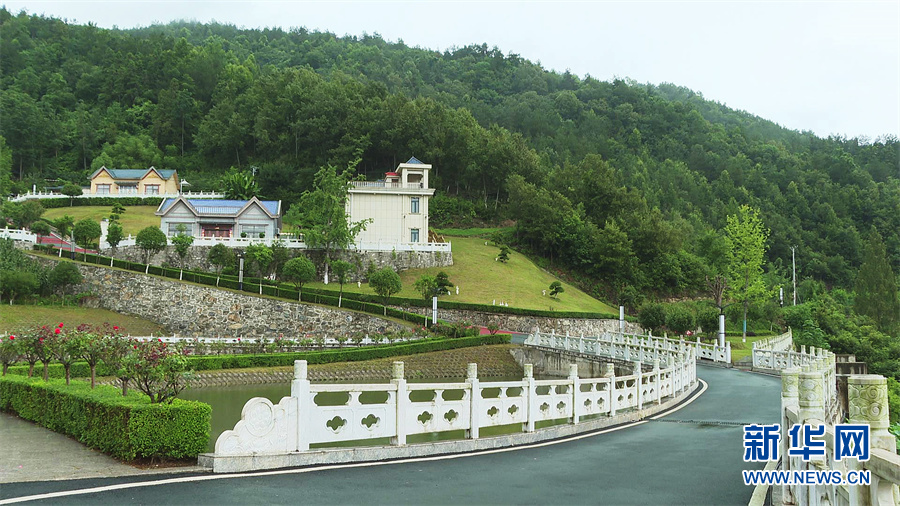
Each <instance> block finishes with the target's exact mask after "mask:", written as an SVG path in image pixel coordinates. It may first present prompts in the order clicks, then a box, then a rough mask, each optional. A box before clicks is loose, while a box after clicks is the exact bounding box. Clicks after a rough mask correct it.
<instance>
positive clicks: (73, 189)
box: [61, 183, 84, 207]
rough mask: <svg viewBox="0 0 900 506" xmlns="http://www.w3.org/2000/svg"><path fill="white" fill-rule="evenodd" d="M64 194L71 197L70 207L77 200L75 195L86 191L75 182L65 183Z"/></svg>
mask: <svg viewBox="0 0 900 506" xmlns="http://www.w3.org/2000/svg"><path fill="white" fill-rule="evenodd" d="M61 192H62V194H63V195H65V196H67V197H69V207H72V204H73V202H74V201H75V197H78V196H80V195H82V194H83V193H84V192H83V191H82V190H81V187H80V186H78V185H77V184H74V183H66V184H65V185H63V187H62V190H61Z"/></svg>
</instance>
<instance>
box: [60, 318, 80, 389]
mask: <svg viewBox="0 0 900 506" xmlns="http://www.w3.org/2000/svg"><path fill="white" fill-rule="evenodd" d="M57 330H60V333H59V334H56V338H55V339H54V340H53V341H52V343H53V346H52V352H53V358H55V359H56V361H57V362H59V363H60V364H62V366H63V370H65V375H66V385H68V384H69V380H70V378H71V371H72V363H73V362H75V361H76V360H78V359H79V358H81V354H82V352H83V351H84V340H85V339H84V337H85V336H84V333H83V332H79V331H78V330H66V331H62V330H61V329H57Z"/></svg>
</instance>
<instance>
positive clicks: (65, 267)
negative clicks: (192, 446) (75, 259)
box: [50, 262, 83, 294]
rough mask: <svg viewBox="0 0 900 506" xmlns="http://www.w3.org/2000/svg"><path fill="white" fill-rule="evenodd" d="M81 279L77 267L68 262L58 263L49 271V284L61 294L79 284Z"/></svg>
mask: <svg viewBox="0 0 900 506" xmlns="http://www.w3.org/2000/svg"><path fill="white" fill-rule="evenodd" d="M82 279H83V277H82V276H81V271H79V270H78V266H76V265H75V264H72V263H69V262H60V263H58V264H56V267H54V268H53V270H52V271H50V283H51V284H52V285H53V287H54V288H56V289H59V290H60V291H61V292H62V293H63V294H65V293H66V292H67V291H68V288H69V287H70V286H73V285H77V284H78V283H81V280H82Z"/></svg>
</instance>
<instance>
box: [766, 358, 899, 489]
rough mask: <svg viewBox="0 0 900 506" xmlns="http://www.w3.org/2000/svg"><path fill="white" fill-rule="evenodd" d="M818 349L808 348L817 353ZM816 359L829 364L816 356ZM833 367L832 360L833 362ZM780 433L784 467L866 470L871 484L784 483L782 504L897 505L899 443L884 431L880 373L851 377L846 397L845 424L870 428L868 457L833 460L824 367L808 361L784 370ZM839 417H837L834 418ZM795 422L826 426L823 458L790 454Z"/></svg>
mask: <svg viewBox="0 0 900 506" xmlns="http://www.w3.org/2000/svg"><path fill="white" fill-rule="evenodd" d="M818 353H819V352H815V353H810V356H817V354H818ZM817 363H818V364H821V365H824V364H827V361H825V360H821V359H819V360H818V361H817ZM832 370H833V364H832ZM781 381H782V394H781V407H782V421H781V426H782V434H781V447H780V452H779V453H780V454H781V455H782V459H783V460H782V466H783V469H784V470H785V471H801V472H802V471H832V470H838V471H841V472H842V473H843V475H844V476H846V475H847V472H848V471H851V470H854V471H863V470H864V471H869V472H870V473H871V483H869V484H859V485H853V486H847V485H843V484H829V485H803V486H799V485H783V486H782V490H781V494H782V502H783V503H784V504H797V505H820V504H829V505H871V506H881V505H894V506H896V505H898V504H900V492H898V484H900V456H898V455H897V453H896V448H897V442H896V439H895V438H894V436H893V435H891V434H890V433H889V432H888V425H889V412H888V395H887V380H886V379H885V378H884V377H882V376H878V375H859V376H850V377H849V379H848V388H847V398H848V405H849V423H853V424H867V425H869V427H870V436H869V442H870V458H869V460H868V461H865V462H859V461H858V460H857V459H852V458H850V459H848V458H845V459H841V460H840V461H835V460H834V459H833V458H832V457H833V456H834V432H835V431H834V426H833V423H834V420H831V419H830V418H831V417H830V414H829V412H828V405H829V396H831V395H833V389H829V380H828V375H827V374H826V371H825V369H824V368H823V367H817V366H813V365H808V366H805V367H804V368H803V370H802V371H801V369H799V368H796V367H793V368H788V369H785V370H784V371H782V375H781ZM838 421H840V420H838ZM794 424H810V425H812V426H815V427H819V426H821V425H824V426H825V435H824V436H823V437H821V438H819V439H820V440H822V441H824V442H825V446H826V451H825V457H819V458H818V459H811V460H809V461H806V462H804V461H803V460H802V459H801V458H800V457H797V456H789V455H788V453H787V450H788V448H789V439H788V430H789V429H790V427H792V426H793V425H794Z"/></svg>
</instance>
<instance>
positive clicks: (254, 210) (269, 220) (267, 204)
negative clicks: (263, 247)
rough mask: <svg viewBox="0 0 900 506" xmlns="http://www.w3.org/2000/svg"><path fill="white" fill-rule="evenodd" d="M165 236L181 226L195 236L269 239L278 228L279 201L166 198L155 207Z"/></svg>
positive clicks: (174, 233) (279, 229)
mask: <svg viewBox="0 0 900 506" xmlns="http://www.w3.org/2000/svg"><path fill="white" fill-rule="evenodd" d="M155 214H156V215H157V216H159V217H160V225H159V226H160V228H161V229H162V231H163V232H165V234H166V235H167V236H168V237H172V236H175V235H176V234H177V233H178V228H179V226H182V225H183V226H184V227H185V231H186V233H188V234H189V235H192V236H194V237H218V238H230V237H246V238H248V239H257V238H262V239H272V238H274V237H275V236H276V235H277V234H278V233H280V231H281V201H280V200H259V199H257V198H256V197H253V198H252V199H250V200H220V199H189V198H185V197H184V196H181V197H178V198H168V199H165V200H163V201H162V203H161V204H160V205H159V207H158V208H157V209H156V213H155Z"/></svg>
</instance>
